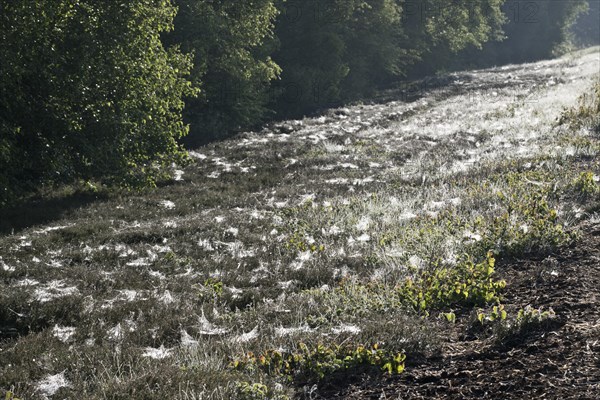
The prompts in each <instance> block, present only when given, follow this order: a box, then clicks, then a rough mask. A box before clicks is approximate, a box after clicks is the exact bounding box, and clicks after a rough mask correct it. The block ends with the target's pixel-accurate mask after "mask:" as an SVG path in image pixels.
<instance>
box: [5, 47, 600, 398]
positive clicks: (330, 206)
mask: <svg viewBox="0 0 600 400" xmlns="http://www.w3.org/2000/svg"><path fill="white" fill-rule="evenodd" d="M598 79H600V50H599V49H598V48H592V49H588V50H585V51H581V52H578V53H575V54H571V55H568V56H565V57H563V58H560V59H556V60H550V61H543V62H539V63H534V64H527V65H511V66H505V67H499V68H494V69H487V70H479V71H466V72H461V73H452V74H447V75H443V76H437V77H432V78H428V79H426V80H424V81H422V82H417V83H414V84H411V85H405V86H403V87H400V88H398V89H396V90H390V91H388V92H386V93H383V94H381V96H380V98H379V99H377V101H373V102H371V103H364V104H356V105H352V106H349V107H347V108H341V109H334V110H329V111H327V112H325V113H323V114H322V115H319V116H315V117H311V118H305V119H303V120H298V121H286V122H282V123H276V124H272V125H271V126H267V127H265V128H264V129H263V130H262V131H261V132H251V133H244V134H241V135H239V136H238V137H236V138H233V139H231V140H227V141H223V142H220V143H214V144H211V145H209V146H205V147H202V148H200V149H197V150H196V151H193V152H191V153H190V155H191V161H190V163H189V165H186V166H173V176H174V178H173V180H172V181H170V182H165V183H164V184H162V185H160V186H159V187H158V188H156V189H153V190H148V191H146V192H143V193H125V192H116V193H115V192H107V191H105V190H103V189H102V188H96V187H93V186H92V185H90V186H89V187H88V188H87V189H86V190H85V191H75V190H72V189H70V188H64V189H61V190H58V191H52V192H50V193H48V194H47V196H45V197H43V198H41V199H32V200H30V201H28V202H27V203H26V204H23V205H22V206H20V207H17V208H14V209H9V210H2V211H0V397H1V396H6V398H7V399H17V398H18V399H50V398H52V399H66V398H69V399H71V398H73V399H165V398H177V399H292V398H304V399H330V398H331V399H333V398H337V399H413V398H414V399H421V398H423V399H424V398H427V399H433V398H440V399H442V398H443V399H450V398H452V399H462V398H478V399H480V398H481V399H523V398H532V399H533V398H536V399H537V398H547V399H597V398H600V311H599V309H598V306H597V303H598V299H599V293H600V185H599V181H600V162H599V159H598V153H599V151H600V133H599V132H598V131H596V130H594V129H593V128H592V126H591V125H588V124H580V125H577V124H568V123H567V124H559V123H558V121H559V119H560V117H561V115H563V112H564V110H565V109H566V108H571V107H580V103H578V101H579V99H580V96H581V95H582V94H584V93H591V92H590V91H591V88H592V85H593V84H594V82H596V81H597V80H598ZM585 101H591V100H590V98H587V99H586V100H585Z"/></svg>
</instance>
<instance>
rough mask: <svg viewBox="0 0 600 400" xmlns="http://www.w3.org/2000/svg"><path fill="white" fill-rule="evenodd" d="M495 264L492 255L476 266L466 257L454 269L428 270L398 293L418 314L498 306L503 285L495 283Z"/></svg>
mask: <svg viewBox="0 0 600 400" xmlns="http://www.w3.org/2000/svg"><path fill="white" fill-rule="evenodd" d="M495 263H496V260H495V258H494V257H493V254H492V253H491V252H489V253H488V254H487V257H486V259H485V260H483V261H481V262H479V263H477V262H474V261H473V259H472V258H471V257H470V256H468V255H465V256H464V259H463V260H462V261H460V262H459V263H458V265H456V266H439V265H437V264H435V265H434V266H433V267H432V268H431V269H430V270H426V271H423V272H421V273H420V274H419V275H417V276H416V277H414V278H410V279H407V280H406V281H405V283H404V284H402V285H399V286H398V287H397V291H398V293H399V295H400V297H401V299H402V302H403V303H405V304H409V305H412V306H413V307H414V308H415V309H417V310H420V311H426V310H428V309H432V308H441V307H445V306H450V305H456V304H460V305H480V304H488V303H493V302H498V301H499V300H500V297H499V294H500V291H501V290H502V289H504V288H505V287H506V283H505V282H504V281H496V280H494V277H493V275H494V273H495V269H494V267H495Z"/></svg>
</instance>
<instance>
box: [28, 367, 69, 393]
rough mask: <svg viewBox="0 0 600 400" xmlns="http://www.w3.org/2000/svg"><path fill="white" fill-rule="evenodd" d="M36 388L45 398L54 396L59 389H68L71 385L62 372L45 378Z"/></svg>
mask: <svg viewBox="0 0 600 400" xmlns="http://www.w3.org/2000/svg"><path fill="white" fill-rule="evenodd" d="M36 386H37V388H38V390H39V391H40V392H42V393H43V394H44V395H45V396H54V394H55V393H56V392H58V390H59V389H60V388H63V387H70V386H71V383H70V382H69V381H68V380H67V378H65V371H63V372H61V373H60V374H56V375H48V376H46V377H45V378H44V379H43V380H41V381H40V382H38V383H37V385H36Z"/></svg>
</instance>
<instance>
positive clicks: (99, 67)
mask: <svg viewBox="0 0 600 400" xmlns="http://www.w3.org/2000/svg"><path fill="white" fill-rule="evenodd" d="M0 8H1V9H2V13H1V15H0V32H1V35H2V37H1V41H0V63H1V64H0V66H1V68H0V107H1V113H0V129H1V136H0V137H1V139H0V170H1V171H2V174H1V176H0V179H1V182H0V187H1V188H2V193H1V194H0V198H2V199H7V198H9V197H11V196H12V195H14V194H16V193H18V192H19V191H22V190H26V189H29V188H31V187H33V186H35V185H38V184H40V183H42V182H57V181H58V182H64V181H70V180H73V179H76V178H81V179H86V180H87V179H101V180H103V181H106V182H112V183H118V184H125V185H146V184H151V183H152V182H153V181H154V180H155V179H157V178H158V177H159V175H160V174H161V169H160V168H159V167H161V166H165V165H168V164H170V163H171V162H173V161H176V160H179V159H181V157H183V155H184V153H183V152H182V150H181V149H180V146H179V145H178V144H177V139H178V138H180V137H182V136H183V135H185V134H186V133H187V130H188V128H187V127H186V125H184V123H183V121H182V118H181V110H182V109H183V107H184V102H183V97H184V96H190V95H193V93H194V90H193V89H192V87H191V83H190V82H189V81H188V80H187V78H186V76H187V75H188V73H189V70H190V68H191V60H190V58H189V57H187V56H184V55H183V54H182V53H181V52H179V50H178V49H177V48H171V49H165V48H164V47H163V45H162V43H161V40H160V34H161V33H163V32H165V31H168V30H170V29H171V28H172V21H173V18H174V16H175V13H176V8H175V7H173V6H172V5H171V4H170V3H169V2H168V1H165V0H133V1H127V2H115V1H112V0H93V1H92V0H38V1H35V2H32V1H25V0H1V1H0Z"/></svg>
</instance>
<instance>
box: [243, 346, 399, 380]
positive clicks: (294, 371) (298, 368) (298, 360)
mask: <svg viewBox="0 0 600 400" xmlns="http://www.w3.org/2000/svg"><path fill="white" fill-rule="evenodd" d="M405 359H406V356H405V355H404V354H402V353H395V352H392V351H389V350H383V349H381V348H380V347H379V345H378V344H375V345H373V346H371V347H366V346H357V347H349V346H340V345H331V346H329V345H324V344H318V345H317V346H316V347H314V348H310V347H309V346H307V345H306V344H304V343H300V344H299V345H298V347H297V349H296V350H295V351H291V352H286V351H279V350H269V351H266V352H264V353H262V354H259V355H255V354H254V353H248V354H246V355H245V356H243V357H242V358H240V359H236V360H234V361H233V362H232V363H231V368H232V369H235V370H240V371H255V370H260V371H262V372H265V373H267V374H270V375H276V376H285V377H287V378H288V379H289V380H297V381H302V382H314V381H320V380H322V379H323V378H325V377H326V376H328V375H331V374H332V373H334V372H338V371H347V370H350V369H353V368H357V367H360V366H372V367H377V368H379V369H381V370H382V371H385V372H386V373H388V374H390V375H392V374H400V373H402V372H403V371H404V361H405Z"/></svg>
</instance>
